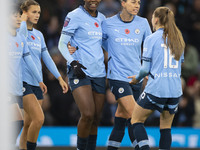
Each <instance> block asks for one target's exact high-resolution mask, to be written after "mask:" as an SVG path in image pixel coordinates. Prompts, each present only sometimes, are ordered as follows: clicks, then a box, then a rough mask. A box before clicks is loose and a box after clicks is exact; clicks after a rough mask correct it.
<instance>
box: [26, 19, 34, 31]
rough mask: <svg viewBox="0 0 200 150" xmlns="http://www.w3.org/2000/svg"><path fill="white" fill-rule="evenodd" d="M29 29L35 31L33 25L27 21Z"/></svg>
mask: <svg viewBox="0 0 200 150" xmlns="http://www.w3.org/2000/svg"><path fill="white" fill-rule="evenodd" d="M27 29H28V30H32V29H33V24H32V23H31V22H28V21H27Z"/></svg>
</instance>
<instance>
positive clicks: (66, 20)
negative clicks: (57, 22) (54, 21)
mask: <svg viewBox="0 0 200 150" xmlns="http://www.w3.org/2000/svg"><path fill="white" fill-rule="evenodd" d="M69 21H70V18H68V17H67V18H66V19H65V22H64V27H67V26H68V24H69Z"/></svg>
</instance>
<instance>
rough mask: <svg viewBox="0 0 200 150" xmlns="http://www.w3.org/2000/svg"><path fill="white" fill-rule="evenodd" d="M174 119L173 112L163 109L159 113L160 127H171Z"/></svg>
mask: <svg viewBox="0 0 200 150" xmlns="http://www.w3.org/2000/svg"><path fill="white" fill-rule="evenodd" d="M173 119H174V114H170V113H169V111H163V112H162V113H161V114H160V129H166V128H171V126H172V122H173Z"/></svg>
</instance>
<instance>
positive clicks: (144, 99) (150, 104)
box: [137, 92, 180, 114]
mask: <svg viewBox="0 0 200 150" xmlns="http://www.w3.org/2000/svg"><path fill="white" fill-rule="evenodd" d="M179 100H180V97H177V98H159V97H156V96H153V95H151V94H148V93H145V92H143V93H142V94H141V95H140V97H139V99H138V101H137V103H138V105H140V106H141V107H142V108H144V109H151V110H158V111H159V112H160V113H162V112H163V110H167V111H169V113H170V114H175V113H176V112H177V111H178V104H179Z"/></svg>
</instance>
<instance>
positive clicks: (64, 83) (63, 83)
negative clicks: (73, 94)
mask: <svg viewBox="0 0 200 150" xmlns="http://www.w3.org/2000/svg"><path fill="white" fill-rule="evenodd" d="M58 81H59V84H60V86H61V87H62V90H63V93H67V91H68V86H67V83H66V82H65V81H64V80H63V78H62V77H61V76H60V77H58Z"/></svg>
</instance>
